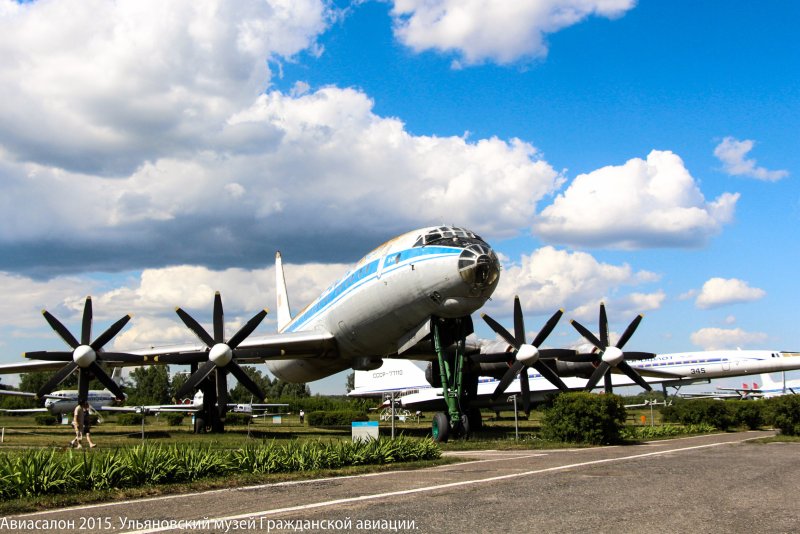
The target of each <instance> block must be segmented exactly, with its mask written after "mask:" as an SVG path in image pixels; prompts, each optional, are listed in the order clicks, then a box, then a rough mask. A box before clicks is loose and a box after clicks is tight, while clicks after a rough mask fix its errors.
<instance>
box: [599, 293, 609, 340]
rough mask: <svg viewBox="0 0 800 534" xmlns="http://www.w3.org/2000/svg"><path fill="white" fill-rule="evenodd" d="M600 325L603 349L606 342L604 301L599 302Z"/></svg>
mask: <svg viewBox="0 0 800 534" xmlns="http://www.w3.org/2000/svg"><path fill="white" fill-rule="evenodd" d="M598 324H599V325H600V343H602V344H603V349H605V348H606V347H607V346H608V345H609V343H608V316H607V315H606V305H605V303H603V302H601V303H600V321H599V322H598Z"/></svg>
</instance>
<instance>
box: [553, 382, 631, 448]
mask: <svg viewBox="0 0 800 534" xmlns="http://www.w3.org/2000/svg"><path fill="white" fill-rule="evenodd" d="M625 417H626V414H625V406H624V404H623V402H622V398H621V397H619V396H618V395H608V394H607V395H596V394H593V393H585V392H577V393H562V394H561V395H559V396H558V397H557V398H556V399H555V400H554V401H553V406H552V407H551V408H549V409H547V410H545V412H544V417H543V418H542V436H543V437H544V438H545V439H548V440H552V441H566V442H571V443H591V444H607V443H618V442H620V441H621V440H622V429H623V427H624V424H625Z"/></svg>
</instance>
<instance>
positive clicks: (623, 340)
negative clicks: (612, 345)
mask: <svg viewBox="0 0 800 534" xmlns="http://www.w3.org/2000/svg"><path fill="white" fill-rule="evenodd" d="M642 317H644V316H643V315H641V314H639V315H637V316H636V318H635V319H634V320H633V321H631V324H629V325H628V328H626V329H625V332H623V333H622V336H621V337H620V338H619V341H617V348H618V349H621V348H622V347H624V346H625V343H627V342H628V340H629V339H630V338H631V336H632V335H633V333H634V332H636V329H637V328H638V327H639V323H641V322H642Z"/></svg>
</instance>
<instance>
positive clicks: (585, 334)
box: [570, 319, 606, 350]
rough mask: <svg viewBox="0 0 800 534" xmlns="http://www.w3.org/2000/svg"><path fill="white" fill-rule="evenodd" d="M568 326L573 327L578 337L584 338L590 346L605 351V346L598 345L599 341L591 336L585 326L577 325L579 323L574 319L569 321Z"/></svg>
mask: <svg viewBox="0 0 800 534" xmlns="http://www.w3.org/2000/svg"><path fill="white" fill-rule="evenodd" d="M570 324H571V325H572V326H573V327H575V330H577V331H578V333H579V334H580V335H582V336H583V337H585V338H586V340H587V341H588V342H589V343H591V344H592V345H594V346H595V347H597V348H598V349H600V350H606V345H603V344H602V343H600V340H599V339H597V337H596V336H595V335H594V334H592V333H591V332H590V331H589V329H588V328H586V327H585V326H583V325H582V324H581V323H579V322H578V321H576V320H575V319H572V320H571V321H570Z"/></svg>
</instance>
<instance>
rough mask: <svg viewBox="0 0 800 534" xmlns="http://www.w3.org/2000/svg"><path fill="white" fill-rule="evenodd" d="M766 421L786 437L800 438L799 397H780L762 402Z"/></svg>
mask: <svg viewBox="0 0 800 534" xmlns="http://www.w3.org/2000/svg"><path fill="white" fill-rule="evenodd" d="M764 402H765V403H766V404H767V407H766V412H767V416H766V419H767V421H768V422H769V423H770V424H771V425H772V426H774V427H775V428H777V429H779V430H780V431H781V434H785V435H787V436H800V395H782V396H780V397H774V398H771V399H767V400H766V401H764Z"/></svg>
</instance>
